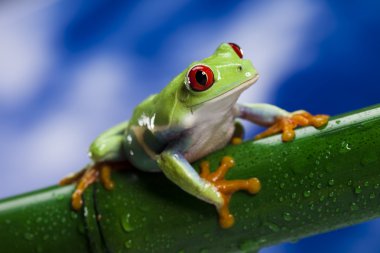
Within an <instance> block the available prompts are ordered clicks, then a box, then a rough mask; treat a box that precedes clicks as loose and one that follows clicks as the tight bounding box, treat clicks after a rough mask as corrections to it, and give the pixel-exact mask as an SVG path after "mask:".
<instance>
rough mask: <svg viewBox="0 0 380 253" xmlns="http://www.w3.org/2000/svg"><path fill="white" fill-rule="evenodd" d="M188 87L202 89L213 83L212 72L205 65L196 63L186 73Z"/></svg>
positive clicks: (195, 89) (194, 89)
mask: <svg viewBox="0 0 380 253" xmlns="http://www.w3.org/2000/svg"><path fill="white" fill-rule="evenodd" d="M187 78H188V84H189V88H191V89H192V90H193V91H204V90H207V89H208V88H210V87H211V86H212V85H213V84H214V73H213V72H212V70H211V69H210V68H209V67H207V66H205V65H196V66H194V67H192V68H191V69H190V70H189V72H188V73H187Z"/></svg>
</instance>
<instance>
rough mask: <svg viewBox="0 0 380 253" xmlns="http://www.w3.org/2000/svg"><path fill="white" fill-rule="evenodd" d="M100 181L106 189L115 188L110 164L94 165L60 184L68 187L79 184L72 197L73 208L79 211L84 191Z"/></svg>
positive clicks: (70, 176) (66, 178)
mask: <svg viewBox="0 0 380 253" xmlns="http://www.w3.org/2000/svg"><path fill="white" fill-rule="evenodd" d="M98 179H100V181H101V182H102V184H103V186H104V188H105V189H107V190H112V189H113V188H114V183H113V181H112V180H111V166H110V165H109V164H106V163H98V164H94V165H92V166H90V167H88V168H85V169H83V170H82V171H79V172H77V173H75V174H72V175H69V176H67V177H65V178H64V179H62V180H61V181H60V182H59V184H60V185H68V184H72V183H75V182H76V183H77V185H76V187H75V191H74V193H73V194H72V196H71V206H72V207H73V209H74V210H77V211H78V210H80V209H81V208H82V205H83V200H82V195H83V193H84V191H85V190H86V189H87V188H88V187H89V186H90V185H91V184H93V183H94V182H95V181H97V180H98Z"/></svg>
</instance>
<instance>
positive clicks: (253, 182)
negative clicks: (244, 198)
mask: <svg viewBox="0 0 380 253" xmlns="http://www.w3.org/2000/svg"><path fill="white" fill-rule="evenodd" d="M234 163H235V162H234V160H233V159H232V157H229V156H225V157H223V159H222V162H221V164H220V166H219V168H218V169H217V170H216V171H215V172H210V164H209V162H207V161H203V162H202V163H201V165H200V167H201V173H200V177H201V178H203V179H205V180H207V181H209V182H210V183H212V184H213V185H214V186H215V187H216V188H217V189H218V191H219V193H220V194H221V195H222V197H223V199H224V202H223V205H221V206H220V207H218V213H219V223H220V226H221V227H223V228H229V227H231V226H232V225H233V224H234V217H233V215H232V214H231V213H230V210H229V203H230V199H231V197H232V195H233V194H234V193H235V192H236V191H240V190H244V191H247V192H249V193H251V194H256V193H258V192H259V191H260V189H261V183H260V181H259V180H258V179H257V178H255V177H254V178H250V179H240V180H226V179H225V178H224V176H225V175H226V173H227V172H228V170H230V169H231V168H232V167H233V166H234Z"/></svg>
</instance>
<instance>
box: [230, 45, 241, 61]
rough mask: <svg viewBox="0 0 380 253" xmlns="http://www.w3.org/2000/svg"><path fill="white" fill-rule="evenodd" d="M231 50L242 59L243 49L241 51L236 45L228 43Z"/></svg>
mask: <svg viewBox="0 0 380 253" xmlns="http://www.w3.org/2000/svg"><path fill="white" fill-rule="evenodd" d="M228 44H229V45H230V46H231V47H232V49H233V50H234V51H235V53H236V54H237V55H238V56H239V57H240V58H243V49H241V48H240V47H239V46H238V45H237V44H235V43H232V42H230V43H228Z"/></svg>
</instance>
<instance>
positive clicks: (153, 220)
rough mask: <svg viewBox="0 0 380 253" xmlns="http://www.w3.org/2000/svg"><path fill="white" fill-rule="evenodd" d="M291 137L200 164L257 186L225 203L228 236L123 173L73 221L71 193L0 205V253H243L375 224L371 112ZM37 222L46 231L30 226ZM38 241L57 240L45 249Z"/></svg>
mask: <svg viewBox="0 0 380 253" xmlns="http://www.w3.org/2000/svg"><path fill="white" fill-rule="evenodd" d="M296 135H297V137H296V140H294V141H293V142H290V143H282V142H281V139H280V136H279V135H276V136H273V137H269V138H266V139H262V140H259V141H255V142H252V141H248V142H245V143H243V144H241V145H237V146H228V147H226V148H224V149H223V150H221V151H219V152H216V153H214V154H212V155H210V156H209V157H207V158H205V159H207V160H209V161H210V162H211V166H212V168H214V169H215V168H216V167H217V165H218V163H219V162H220V160H221V158H222V157H223V156H224V155H230V156H232V157H234V159H235V161H236V166H235V167H234V168H233V169H232V170H231V171H230V172H229V173H228V174H227V178H228V179H241V178H250V177H257V178H259V179H260V181H261V183H262V189H261V191H260V192H259V194H257V195H256V196H252V195H249V194H247V193H245V192H239V193H236V194H235V195H234V196H233V197H232V200H231V205H230V207H231V212H232V213H233V214H234V216H235V220H236V223H235V225H234V226H233V227H232V228H230V229H221V228H220V227H219V225H218V221H217V214H216V211H215V209H214V207H213V206H211V205H209V204H207V203H204V202H202V201H200V200H198V199H196V198H194V197H192V196H190V195H188V194H186V193H185V192H183V191H182V190H180V189H179V188H178V187H177V186H175V185H174V184H172V183H171V182H170V181H168V180H167V179H166V178H165V177H164V176H163V175H162V174H155V173H143V172H139V171H136V170H129V171H122V172H117V173H114V174H113V178H114V181H115V183H116V188H115V189H114V190H113V191H110V192H109V191H106V190H104V189H103V187H102V186H101V185H99V184H95V185H94V186H92V187H91V188H90V189H88V190H87V191H86V194H85V196H84V201H85V207H84V209H83V210H82V212H80V213H78V214H76V213H75V212H73V211H71V210H70V208H69V202H70V200H69V199H70V193H71V190H72V187H71V186H70V187H66V188H50V189H47V190H44V191H40V192H36V193H31V194H28V195H22V196H19V197H14V198H11V199H6V200H2V201H0V226H1V230H0V241H1V244H2V249H5V251H3V250H2V252H32V251H31V250H29V251H27V249H34V250H42V252H52V251H54V252H65V251H63V249H62V248H63V247H64V245H70V244H71V246H72V248H75V249H76V250H75V252H87V251H92V252H199V251H202V250H204V251H205V252H206V250H207V252H241V251H242V252H248V251H256V250H258V249H260V248H262V247H266V246H270V245H274V244H278V243H280V242H284V241H294V240H298V239H300V238H303V237H306V236H309V235H312V234H318V233H322V232H325V231H330V230H333V229H336V228H340V227H344V226H348V225H351V224H356V223H359V222H362V221H366V220H369V219H373V218H376V217H379V216H380V184H379V183H380V106H379V105H377V106H374V107H371V108H366V109H363V110H360V111H356V112H353V113H348V114H345V115H342V116H340V117H337V118H335V119H333V120H331V121H330V122H329V124H328V125H327V126H326V127H325V128H323V129H320V130H317V129H314V128H312V127H307V128H302V129H299V130H297V131H296ZM195 167H198V164H195ZM58 191H59V194H58ZM42 195H43V196H46V198H43V200H42V198H41V196H42ZM57 196H59V197H57ZM31 198H32V199H35V201H31ZM26 199H29V202H28V201H25V200H26ZM41 201H43V204H41V203H40V204H39V202H41ZM14 203H18V205H15V204H14ZM23 203H24V204H23ZM49 213H50V216H49ZM38 217H42V221H43V222H45V219H47V220H48V223H49V224H46V225H44V224H41V225H38V224H39V222H38ZM62 217H63V218H64V221H65V222H63V221H62ZM28 221H29V223H28ZM54 221H55V224H56V225H54ZM49 227H51V228H50V230H49ZM43 228H44V229H43ZM63 228H65V233H64V232H63V231H62V229H63ZM42 229H43V230H42ZM49 231H52V232H49ZM26 232H28V233H29V234H25V233H26ZM45 234H50V235H57V236H58V238H57V239H56V241H55V242H54V240H52V241H51V242H50V241H49V243H46V242H44V240H43V238H44V235H45ZM21 240H22V241H23V243H24V244H23V245H21V243H18V244H17V242H18V241H21ZM15 244H17V247H15ZM54 245H58V248H57V247H56V248H54V247H55V246H54ZM59 245H62V246H59ZM38 247H39V248H38ZM59 247H62V248H59ZM15 248H16V249H18V250H14V249H15ZM10 249H13V250H12V251H10ZM53 249H54V250H53ZM61 249H62V250H61ZM73 250H74V249H73Z"/></svg>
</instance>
